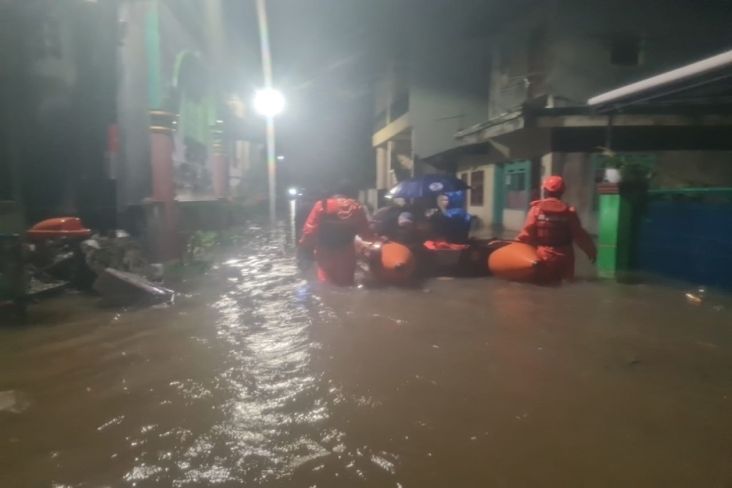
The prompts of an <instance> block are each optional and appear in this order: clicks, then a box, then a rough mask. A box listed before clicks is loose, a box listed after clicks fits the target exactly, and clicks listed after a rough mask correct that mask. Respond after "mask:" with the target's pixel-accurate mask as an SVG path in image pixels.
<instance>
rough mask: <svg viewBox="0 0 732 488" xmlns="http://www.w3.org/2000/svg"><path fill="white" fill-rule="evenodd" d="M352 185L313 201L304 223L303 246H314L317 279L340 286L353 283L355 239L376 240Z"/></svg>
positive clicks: (301, 244) (340, 187)
mask: <svg viewBox="0 0 732 488" xmlns="http://www.w3.org/2000/svg"><path fill="white" fill-rule="evenodd" d="M354 193H355V192H354V191H353V190H352V189H351V188H350V186H349V185H345V184H343V185H340V186H339V188H338V191H337V192H336V193H335V194H334V195H333V196H331V197H330V198H326V199H323V200H320V201H318V202H316V203H315V205H313V209H312V210H311V211H310V215H309V216H308V218H307V220H306V221H305V225H304V226H303V231H302V237H301V239H300V246H302V247H303V248H306V249H312V250H314V254H315V263H316V265H317V268H318V280H320V281H323V282H328V283H331V284H334V285H339V286H349V285H353V283H354V281H353V279H354V274H355V272H356V249H355V247H354V243H353V240H354V238H355V237H356V235H358V236H359V237H361V239H363V240H366V241H369V240H373V237H374V236H373V234H372V232H371V228H370V227H369V222H368V219H367V217H366V212H364V209H363V207H362V206H361V204H360V203H358V202H357V201H356V200H355V199H354V198H353V195H354Z"/></svg>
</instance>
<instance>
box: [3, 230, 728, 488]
mask: <svg viewBox="0 0 732 488" xmlns="http://www.w3.org/2000/svg"><path fill="white" fill-rule="evenodd" d="M189 288H190V290H191V291H190V293H189V294H188V295H184V296H180V297H179V298H178V300H177V302H176V304H175V305H174V306H172V307H169V308H163V309H145V310H136V311H119V310H100V309H98V308H96V307H95V306H94V301H93V300H92V299H90V298H86V297H82V296H71V297H64V298H61V299H56V300H51V301H48V302H45V303H43V304H40V305H39V306H37V307H35V308H34V309H33V322H34V324H33V325H32V326H27V327H22V328H21V327H15V328H7V327H6V328H3V329H0V391H7V390H13V391H15V392H17V393H18V394H19V395H21V396H22V399H23V402H21V404H20V405H18V406H17V407H18V408H15V409H14V410H15V412H11V411H0V486H2V487H51V486H54V487H102V486H114V487H116V486H137V487H147V486H156V487H157V486H160V487H168V486H175V487H179V486H180V487H189V486H190V487H197V486H221V487H240V486H246V487H255V486H266V487H304V488H307V487H321V488H323V487H347V488H349V487H359V486H366V487H404V488H412V487H414V488H429V487H435V488H445V487H524V486H532V487H533V486H557V487H580V486H582V487H584V486H593V487H595V486H607V487H618V486H633V487H636V486H638V487H640V486H643V487H648V486H651V487H656V486H657V487H671V486H683V487H687V486H688V487H729V486H732V309H730V306H729V304H728V303H726V304H723V305H724V307H721V306H716V307H715V306H714V305H713V304H712V303H705V304H704V305H702V306H700V307H695V306H691V305H689V304H688V303H686V302H685V301H684V299H683V295H682V293H681V292H680V291H679V290H676V289H673V288H658V287H652V286H648V285H639V286H615V285H608V284H600V283H582V284H577V285H572V286H565V287H563V288H556V289H548V288H537V287H533V286H522V285H515V284H509V283H505V282H500V281H495V280H491V279H479V280H452V281H447V280H436V281H431V282H428V283H427V284H425V286H424V289H422V290H414V289H411V290H403V289H380V290H357V289H348V290H334V289H327V288H320V287H318V286H314V285H312V284H310V283H308V282H306V281H305V280H303V279H302V277H301V276H300V275H299V274H298V272H297V270H296V268H295V266H294V263H293V261H292V259H291V257H290V255H289V254H288V252H287V251H286V250H285V246H284V244H283V243H282V241H280V240H277V239H273V240H271V241H267V240H266V239H265V238H263V237H261V236H260V237H255V238H253V239H252V241H250V242H249V243H248V244H247V245H246V246H242V249H241V252H240V254H239V255H238V256H235V257H232V258H231V259H230V260H227V261H226V262H222V263H221V264H220V266H218V268H217V269H214V270H211V271H210V272H209V273H207V274H206V275H205V276H203V277H201V278H199V279H197V280H196V282H194V283H191V284H189ZM717 303H719V302H717ZM24 402H27V404H26V405H23V404H22V403H24Z"/></svg>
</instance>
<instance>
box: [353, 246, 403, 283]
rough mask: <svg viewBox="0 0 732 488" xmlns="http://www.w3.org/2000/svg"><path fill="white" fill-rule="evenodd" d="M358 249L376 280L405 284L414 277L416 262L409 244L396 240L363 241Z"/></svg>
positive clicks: (360, 256)
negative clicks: (384, 241) (383, 241)
mask: <svg viewBox="0 0 732 488" xmlns="http://www.w3.org/2000/svg"><path fill="white" fill-rule="evenodd" d="M357 242H358V240H357ZM357 249H358V255H359V258H361V261H363V262H365V264H366V268H367V270H368V271H369V272H370V274H371V276H372V277H373V278H374V279H375V280H376V281H378V282H381V283H388V284H392V285H404V284H407V283H409V282H411V280H412V279H413V278H414V272H415V269H416V262H415V259H414V254H413V253H412V251H410V250H409V248H408V247H407V246H404V245H402V244H399V243H396V242H386V243H381V242H364V241H361V242H358V244H357Z"/></svg>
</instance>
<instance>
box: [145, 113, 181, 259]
mask: <svg viewBox="0 0 732 488" xmlns="http://www.w3.org/2000/svg"><path fill="white" fill-rule="evenodd" d="M175 117H176V116H175V114H172V113H169V112H163V111H160V110H151V111H150V169H151V171H152V200H153V202H154V203H155V204H156V205H157V208H156V211H158V210H159V212H156V213H157V220H158V224H159V225H157V226H155V231H154V234H155V236H154V237H155V253H156V254H157V256H156V257H157V258H158V259H160V260H163V261H165V260H169V259H175V258H177V257H179V255H180V252H179V251H180V249H179V247H180V246H178V242H177V239H176V234H177V228H178V213H177V206H176V201H175V179H174V173H173V149H174V148H173V127H174V125H175Z"/></svg>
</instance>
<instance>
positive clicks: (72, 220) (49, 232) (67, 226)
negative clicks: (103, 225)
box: [27, 217, 92, 239]
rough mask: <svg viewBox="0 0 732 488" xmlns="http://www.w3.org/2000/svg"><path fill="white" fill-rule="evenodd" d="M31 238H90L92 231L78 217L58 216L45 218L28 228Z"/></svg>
mask: <svg viewBox="0 0 732 488" xmlns="http://www.w3.org/2000/svg"><path fill="white" fill-rule="evenodd" d="M27 234H28V237H29V238H31V239H54V238H57V237H73V238H80V239H81V238H84V239H86V238H88V237H90V236H91V235H92V231H91V230H90V229H87V228H86V227H84V226H83V224H82V223H81V219H80V218H78V217H57V218H53V219H47V220H43V221H41V222H38V223H37V224H36V225H34V226H33V227H31V228H30V229H28V232H27Z"/></svg>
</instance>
